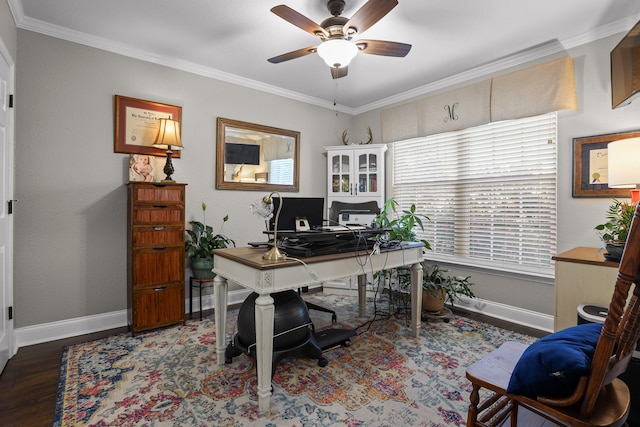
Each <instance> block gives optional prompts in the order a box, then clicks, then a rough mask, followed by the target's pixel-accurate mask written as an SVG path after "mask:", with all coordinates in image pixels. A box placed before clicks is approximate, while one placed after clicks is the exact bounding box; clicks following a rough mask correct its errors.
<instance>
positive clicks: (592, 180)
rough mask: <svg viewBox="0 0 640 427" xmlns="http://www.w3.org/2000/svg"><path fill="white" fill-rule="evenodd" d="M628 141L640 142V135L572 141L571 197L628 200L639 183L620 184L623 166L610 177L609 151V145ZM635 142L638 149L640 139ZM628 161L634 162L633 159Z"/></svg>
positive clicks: (635, 133) (621, 135) (630, 132)
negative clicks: (631, 191) (634, 139)
mask: <svg viewBox="0 0 640 427" xmlns="http://www.w3.org/2000/svg"><path fill="white" fill-rule="evenodd" d="M630 138H640V131H629V132H620V133H611V134H606V135H597V136H585V137H578V138H573V188H572V193H571V195H572V197H574V198H579V197H620V198H628V197H630V192H629V189H630V188H632V187H633V186H635V185H636V184H640V182H637V183H630V182H629V183H627V182H624V183H622V182H620V181H619V178H618V176H619V175H620V174H619V172H620V170H621V168H622V166H618V167H617V168H616V171H615V172H616V173H614V176H611V177H610V173H609V150H608V145H609V143H610V142H614V141H621V140H628V139H630ZM636 142H637V145H638V148H639V149H640V139H639V140H637V141H636ZM633 144H635V143H633ZM627 146H628V144H627ZM629 157H630V158H633V155H629ZM636 158H637V157H636ZM612 178H613V181H611V179H612ZM625 179H626V178H625ZM639 179H640V178H639ZM614 183H615V184H618V185H614Z"/></svg>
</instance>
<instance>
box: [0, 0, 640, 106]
mask: <svg viewBox="0 0 640 427" xmlns="http://www.w3.org/2000/svg"><path fill="white" fill-rule="evenodd" d="M7 3H8V4H9V8H10V10H11V12H12V14H13V17H14V21H15V22H16V26H17V27H18V28H21V29H25V30H29V31H34V32H37V33H41V34H45V35H48V36H51V37H56V38H59V39H63V40H67V41H71V42H74V43H79V44H82V45H86V46H90V47H94V48H98V49H102V50H106V51H108V52H113V53H117V54H120V55H124V56H128V57H131V58H135V59H139V60H142V61H147V62H152V63H154V64H158V65H164V66H167V67H171V68H175V69H178V70H182V71H186V72H190V73H194V74H197V75H201V76H204V77H210V78H213V79H217V80H221V81H224V82H228V83H233V84H237V85H239V86H243V87H248V88H251V89H255V90H259V91H262V92H266V93H270V94H273V95H277V96H282V97H285V98H288V99H293V100H296V101H300V102H304V103H307V104H311V105H315V106H318V107H322V108H327V109H330V110H335V111H339V112H341V113H345V114H350V115H358V114H362V113H366V112H368V111H371V110H375V109H379V108H384V107H388V106H390V105H393V104H398V103H401V102H404V101H407V100H409V99H412V98H416V97H418V96H423V95H425V94H428V93H432V92H435V91H438V90H441V89H445V88H447V87H450V86H454V85H457V84H461V83H464V82H468V81H471V80H474V79H478V78H482V77H486V76H488V75H491V74H495V73H498V72H500V71H504V70H506V69H509V68H512V67H516V66H519V65H522V64H524V63H527V62H530V61H534V60H538V59H541V58H544V57H547V56H549V55H553V54H556V53H558V52H562V51H565V50H566V49H571V48H573V47H577V46H580V45H583V44H586V43H590V42H593V41H595V40H599V39H601V38H604V37H608V36H610V35H613V34H617V33H620V32H626V31H629V29H630V28H631V27H632V26H633V25H634V24H635V23H636V22H638V20H640V15H636V16H632V17H628V18H625V19H621V20H619V21H616V22H613V23H610V24H607V25H603V26H601V27H598V28H596V29H594V30H593V31H589V32H587V33H584V34H580V35H578V36H574V37H570V38H567V39H563V40H557V39H556V40H551V41H549V42H546V43H543V44H540V45H537V46H533V47H532V48H529V49H526V50H524V51H521V52H516V53H515V54H513V55H509V56H507V57H504V58H499V59H497V60H495V61H492V62H490V63H487V64H483V65H481V66H479V67H475V68H473V69H470V70H467V71H463V72H462V73H458V74H455V75H453V76H450V77H447V78H444V79H441V80H438V81H435V82H432V83H429V84H427V85H424V86H420V87H418V88H415V89H412V90H409V91H406V92H402V93H399V94H396V95H393V96H390V97H387V98H384V99H381V100H379V101H376V102H372V103H369V104H366V105H363V106H361V107H358V108H351V107H347V106H345V105H341V104H334V103H333V102H330V101H326V100H324V99H319V98H316V97H311V96H308V95H304V94H301V93H299V92H294V91H290V90H286V89H283V88H280V87H277V86H273V85H269V84H265V83H262V82H259V81H256V80H252V79H247V78H244V77H240V76H237V75H234V74H230V73H226V72H223V71H220V70H217V69H214V68H210V67H203V66H201V65H198V64H195V63H192V62H188V61H182V60H178V59H176V58H169V57H163V56H159V55H151V54H149V53H148V52H144V51H141V50H138V49H132V48H131V47H130V46H128V45H125V44H122V43H115V42H113V41H112V40H108V39H105V38H101V37H96V36H90V35H88V34H86V33H82V32H79V31H73V30H69V29H67V28H63V27H60V26H56V25H52V24H49V23H46V22H43V21H40V20H37V19H32V18H29V17H25V16H24V11H23V9H22V3H21V2H20V0H7Z"/></svg>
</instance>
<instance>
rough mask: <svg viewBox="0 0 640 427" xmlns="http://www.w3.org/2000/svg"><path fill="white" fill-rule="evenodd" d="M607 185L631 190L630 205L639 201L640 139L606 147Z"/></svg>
mask: <svg viewBox="0 0 640 427" xmlns="http://www.w3.org/2000/svg"><path fill="white" fill-rule="evenodd" d="M607 158H608V174H609V182H608V185H609V187H611V188H631V204H634V205H635V204H636V203H637V202H638V201H639V200H640V138H627V139H619V140H617V141H612V142H610V143H609V144H608V146H607Z"/></svg>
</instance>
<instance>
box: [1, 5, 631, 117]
mask: <svg viewBox="0 0 640 427" xmlns="http://www.w3.org/2000/svg"><path fill="white" fill-rule="evenodd" d="M346 2H347V5H346V7H345V10H344V13H343V16H345V17H350V16H352V15H353V14H354V13H355V11H356V10H358V9H359V8H360V7H361V6H362V5H363V4H364V3H365V2H366V0H346ZM399 2H400V3H399V4H398V6H396V7H395V9H393V10H392V11H391V12H390V13H389V14H388V15H386V16H385V17H384V18H382V19H381V20H380V21H379V22H378V23H376V24H375V25H373V26H372V27H371V28H369V29H368V30H366V31H365V32H364V33H363V34H362V35H361V36H362V37H363V38H366V39H376V40H391V41H397V42H403V43H409V44H411V45H412V46H413V47H412V49H411V51H410V52H409V54H408V55H407V56H406V57H405V58H392V57H384V56H376V55H366V54H362V53H359V54H358V56H356V58H355V59H354V60H353V61H352V62H351V65H349V75H348V76H347V77H345V78H342V79H337V80H333V79H332V78H331V75H330V72H329V69H328V67H327V66H326V65H325V64H324V62H323V61H322V60H321V59H320V57H318V56H317V54H311V55H308V56H305V57H302V58H298V59H294V60H291V61H287V62H283V63H280V64H271V63H268V62H267V59H268V58H270V57H273V56H276V55H279V54H282V53H286V52H289V51H293V50H297V49H300V48H304V47H308V46H316V45H317V44H318V39H317V38H316V37H314V36H312V35H310V34H309V33H307V32H305V31H303V30H301V29H299V28H297V27H295V26H293V25H292V24H290V23H288V22H286V21H285V20H283V19H282V18H280V17H278V16H276V15H274V14H273V13H271V12H270V9H271V8H272V7H273V6H275V5H278V4H286V5H287V6H289V7H291V8H292V9H295V10H296V11H298V12H300V13H301V14H303V15H305V16H306V17H308V18H309V19H311V20H312V21H314V22H316V23H320V22H322V21H323V20H324V19H326V18H328V17H329V16H330V14H329V12H328V10H327V8H326V0H181V1H176V0H108V1H105V0H9V1H8V3H9V7H10V8H11V10H12V12H13V14H14V17H15V19H16V23H17V25H18V27H19V28H24V29H28V30H32V31H36V32H40V33H44V34H47V35H51V36H55V37H60V38H63V39H66V40H71V41H75V42H78V43H82V44H86V45H89V46H94V47H98V48H101V49H105V50H109V51H113V52H117V53H121V54H124V55H128V56H132V57H136V58H140V59H143V60H147V61H152V62H155V63H159V64H164V65H168V66H171V67H175V68H179V69H183V70H186V71H190V72H195V73H198V74H202V75H206V76H211V77H215V78H219V79H222V80H226V81H231V82H234V83H238V84H242V85H246V86H249V87H255V88H259V89H262V90H266V91H269V92H273V93H278V94H281V95H285V96H289V97H292V98H295V99H301V100H304V101H306V102H310V103H313V104H317V105H322V106H332V105H333V103H334V101H336V103H337V105H338V107H337V108H339V109H340V110H342V111H346V112H350V113H361V112H364V111H368V110H370V109H373V108H377V107H381V106H384V105H386V104H389V103H391V102H394V101H397V100H400V99H403V98H407V97H409V96H413V95H419V94H421V93H426V92H429V91H431V90H434V89H437V88H439V87H444V86H446V85H447V84H451V83H457V82H458V81H465V80H468V79H470V78H474V77H480V76H482V75H484V74H486V73H488V72H492V71H496V70H499V69H501V68H503V67H505V66H506V65H517V62H523V61H525V60H529V59H533V57H535V56H541V55H546V54H548V53H549V51H550V50H552V51H557V50H558V48H559V49H560V50H562V49H563V48H564V49H569V48H571V47H574V46H578V45H581V44H584V43H587V42H590V41H593V40H596V39H599V38H602V37H605V36H608V35H611V34H615V33H619V32H623V31H627V30H629V29H630V28H631V27H632V26H633V25H634V24H635V23H636V22H637V21H638V20H640V1H638V0H482V1H480V0H458V1H452V0H399ZM540 45H542V46H541V47H540Z"/></svg>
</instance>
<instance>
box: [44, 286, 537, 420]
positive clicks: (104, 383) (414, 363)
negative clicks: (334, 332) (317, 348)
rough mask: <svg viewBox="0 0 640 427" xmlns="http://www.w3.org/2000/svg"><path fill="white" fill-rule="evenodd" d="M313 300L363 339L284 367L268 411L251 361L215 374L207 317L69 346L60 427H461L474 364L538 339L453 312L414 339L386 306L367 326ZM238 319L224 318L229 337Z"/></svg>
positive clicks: (370, 310) (344, 299) (370, 313)
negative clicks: (323, 362)
mask: <svg viewBox="0 0 640 427" xmlns="http://www.w3.org/2000/svg"><path fill="white" fill-rule="evenodd" d="M305 299H306V300H310V301H313V302H315V303H318V304H321V305H324V306H328V307H332V308H334V309H336V311H337V314H338V320H339V322H340V323H341V324H342V325H347V326H350V327H358V329H357V331H358V335H357V336H354V337H353V338H352V339H351V346H349V347H338V348H335V349H331V350H328V351H325V352H324V356H325V357H326V358H327V360H328V361H329V364H328V365H327V366H326V367H324V368H322V367H319V366H318V363H317V360H310V359H305V358H285V359H283V360H282V361H281V362H280V363H279V364H278V366H277V368H276V371H275V374H274V376H273V381H272V385H273V395H272V397H271V405H270V409H269V411H266V412H259V410H258V402H257V396H256V386H257V379H256V369H255V363H254V361H253V360H252V359H251V358H249V357H247V356H246V355H244V354H242V355H240V356H237V357H235V358H234V359H233V361H232V363H230V364H225V365H223V366H218V364H217V356H216V352H215V342H216V338H217V337H216V334H215V327H214V321H213V319H212V318H210V319H203V320H202V321H197V320H189V321H187V324H186V325H184V326H183V325H178V326H174V327H169V328H165V329H160V330H155V331H152V332H148V333H141V334H138V335H136V336H134V337H132V336H131V335H130V334H120V335H115V336H111V337H108V338H104V339H100V340H96V341H91V342H87V343H81V344H76V345H73V346H70V347H67V348H65V350H64V353H63V357H62V362H61V367H60V379H59V385H58V394H57V401H56V408H55V414H54V426H60V427H70V426H149V427H152V426H181V427H183V426H199V427H201V426H228V427H244V426H274V427H275V426H405V425H410V426H431V427H438V426H464V425H465V423H466V413H467V405H468V399H469V394H470V392H471V386H470V383H469V382H468V381H467V380H466V378H465V369H466V367H467V366H468V365H469V364H471V363H473V362H474V361H476V360H477V359H478V358H480V357H482V356H483V355H484V354H486V353H489V352H490V351H492V350H494V349H495V348H497V347H498V346H499V345H500V344H501V343H503V342H504V341H514V340H515V341H521V342H526V343H530V342H533V340H534V338H532V337H529V336H526V335H522V334H518V333H515V332H511V331H508V330H505V329H500V328H497V327H494V326H490V325H488V324H486V323H482V322H478V321H473V320H469V319H468V318H464V317H459V316H455V315H454V316H452V317H451V318H450V319H449V321H448V322H442V321H429V322H425V321H423V323H422V332H421V334H420V337H418V338H414V337H412V335H411V331H410V329H409V327H408V321H407V315H406V314H402V315H388V314H387V315H385V314H384V313H383V312H384V307H385V302H384V301H383V300H373V301H372V299H370V300H369V301H368V303H367V317H368V319H369V321H367V318H358V317H357V299H356V298H354V297H350V296H333V295H329V296H322V295H321V296H320V297H316V296H313V297H305ZM386 307H387V309H388V307H389V305H388V304H387V305H386ZM237 313H238V310H230V311H229V313H228V325H227V330H228V335H229V336H232V335H233V334H234V332H235V331H234V329H235V323H234V322H235V321H236V319H237ZM311 313H312V319H313V320H314V324H316V327H317V325H318V324H324V326H329V325H330V323H331V320H330V317H325V318H317V317H316V316H324V315H325V313H320V314H315V313H316V312H314V311H312V312H311ZM381 313H382V314H381ZM327 319H329V320H327ZM371 319H374V320H375V321H371ZM378 319H379V320H378Z"/></svg>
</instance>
